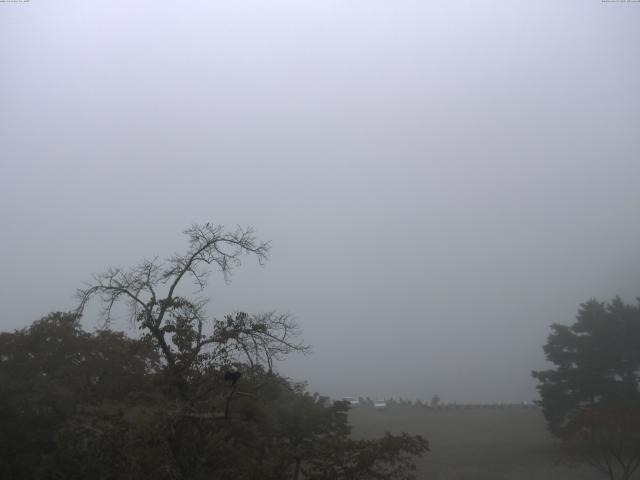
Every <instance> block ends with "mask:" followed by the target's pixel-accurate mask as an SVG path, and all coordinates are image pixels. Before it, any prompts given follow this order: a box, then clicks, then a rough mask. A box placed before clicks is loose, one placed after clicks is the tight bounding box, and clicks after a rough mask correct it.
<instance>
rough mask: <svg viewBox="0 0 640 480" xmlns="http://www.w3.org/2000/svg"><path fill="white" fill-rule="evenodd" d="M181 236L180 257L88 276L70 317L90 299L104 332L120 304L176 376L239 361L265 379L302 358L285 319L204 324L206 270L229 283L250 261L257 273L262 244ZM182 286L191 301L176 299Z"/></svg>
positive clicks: (218, 229)
mask: <svg viewBox="0 0 640 480" xmlns="http://www.w3.org/2000/svg"><path fill="white" fill-rule="evenodd" d="M184 233H185V234H186V235H187V237H188V239H189V248H188V249H187V252H186V253H184V254H174V255H173V256H171V257H169V258H167V259H164V260H160V259H159V257H154V258H152V259H151V260H148V259H144V260H142V261H141V262H139V263H138V264H137V265H136V266H134V267H131V268H128V269H123V268H110V269H109V270H107V271H106V272H104V273H101V274H97V275H93V280H92V281H91V282H88V283H87V284H86V286H85V288H82V289H79V290H78V291H77V299H78V301H79V305H78V310H77V313H78V314H81V313H82V312H83V310H84V308H85V306H86V305H87V303H88V302H89V301H90V300H91V299H93V298H97V299H98V300H99V302H100V303H101V305H102V307H103V310H102V314H103V318H104V322H105V325H106V326H109V324H110V322H111V319H112V311H113V308H114V306H115V305H116V304H117V303H120V302H124V303H126V304H127V306H128V311H129V318H130V320H131V321H132V322H133V323H134V324H135V325H137V326H138V327H139V328H140V330H141V331H142V332H143V334H144V335H146V336H148V338H150V339H151V340H152V341H153V342H155V343H156V345H157V347H158V348H159V349H160V351H161V352H162V355H163V357H164V359H165V361H166V365H167V367H168V368H169V370H170V371H171V372H173V373H175V374H183V373H186V372H189V371H191V370H193V369H197V368H203V366H211V365H218V366H220V365H225V364H229V363H231V362H233V361H238V360H239V359H240V358H242V357H244V360H245V361H246V362H248V363H249V364H250V365H251V366H256V365H262V366H264V367H266V368H267V369H268V370H269V371H271V369H272V367H273V361H274V360H277V359H279V358H281V357H282V356H283V355H285V354H287V353H290V352H293V351H300V352H305V351H307V349H308V347H306V346H304V345H303V344H301V343H299V342H297V341H296V340H295V338H296V337H297V335H298V333H299V332H298V327H297V325H296V323H295V321H294V320H293V319H292V318H291V316H290V315H288V314H277V313H275V312H270V313H263V314H257V315H248V314H246V313H243V312H239V313H236V314H233V315H228V316H226V317H225V319H224V320H213V321H208V320H207V314H206V310H205V307H206V304H207V303H208V299H207V298H204V297H201V296H200V295H199V293H200V292H202V291H203V290H204V289H205V287H206V286H207V282H208V279H209V274H210V273H211V270H212V269H213V268H216V267H217V269H218V270H219V271H220V272H221V273H222V274H223V276H224V278H225V280H226V281H229V279H230V273H231V271H232V269H233V268H234V267H236V266H239V265H240V260H241V257H242V256H244V255H252V256H255V257H256V258H257V260H258V262H259V263H260V264H261V265H263V264H264V262H265V261H266V260H268V253H269V249H270V245H269V242H261V241H258V240H257V239H256V237H255V235H254V230H253V229H252V228H242V227H237V228H236V229H235V230H234V231H227V230H225V228H224V227H223V226H221V225H212V224H210V223H207V224H205V225H197V224H194V225H192V226H191V227H190V228H188V229H187V230H185V231H184ZM188 281H191V282H193V283H194V284H195V285H196V287H197V293H196V294H194V295H192V296H191V298H186V297H185V296H181V295H179V293H178V292H179V290H180V287H181V285H182V284H183V283H185V282H188ZM207 327H208V328H207Z"/></svg>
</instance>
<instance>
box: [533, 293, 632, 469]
mask: <svg viewBox="0 0 640 480" xmlns="http://www.w3.org/2000/svg"><path fill="white" fill-rule="evenodd" d="M576 318H577V321H576V322H575V323H574V324H573V325H571V326H566V325H559V324H554V325H552V326H551V330H552V332H551V334H550V335H549V338H548V340H547V344H546V345H545V346H544V351H545V354H546V357H547V360H549V361H550V362H551V363H552V364H553V365H554V368H553V369H550V370H545V371H536V372H533V376H534V378H536V379H538V381H539V382H540V383H539V385H538V391H539V392H540V396H541V398H542V400H541V401H540V405H541V406H542V408H543V413H544V415H545V418H546V420H547V423H548V426H549V429H550V431H551V433H552V434H553V435H555V436H556V437H558V438H561V439H563V440H565V442H566V444H567V445H568V446H570V447H571V451H572V452H573V453H574V454H575V455H577V456H578V457H579V458H580V459H581V460H583V461H585V462H586V463H588V464H589V465H592V466H593V467H595V468H597V469H598V470H600V471H601V472H603V473H604V474H606V475H607V476H608V477H609V478H610V479H612V480H615V479H622V480H628V479H629V478H631V476H632V475H633V474H634V472H635V471H636V470H637V469H638V467H639V466H640V392H639V390H638V386H639V383H638V382H639V378H640V305H628V304H625V303H624V302H623V301H622V300H621V299H620V298H618V297H616V298H615V299H613V300H612V301H611V302H610V303H601V302H598V301H596V300H589V301H588V302H586V303H584V304H581V305H580V308H579V310H578V315H577V317H576Z"/></svg>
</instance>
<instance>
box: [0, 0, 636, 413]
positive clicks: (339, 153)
mask: <svg viewBox="0 0 640 480" xmlns="http://www.w3.org/2000/svg"><path fill="white" fill-rule="evenodd" d="M639 181H640V3H603V2H601V1H600V0H576V1H560V0H530V1H507V0H501V1H491V0H486V1H464V0H460V1H455V2H450V1H445V0H441V1H427V0H419V1H410V0H384V1H382V0H312V1H311V0H290V1H278V0H268V1H267V0H263V1H258V0H255V1H253V0H247V1H190V2H168V1H167V2H164V1H160V2H159V1H142V0H137V1H132V2H119V1H113V0H112V1H102V2H100V1H92V2H86V1H67V2H60V1H45V0H31V1H30V2H29V3H0V220H1V224H0V247H1V248H0V272H1V275H0V305H2V314H1V316H0V329H2V330H7V329H14V328H21V327H24V326H26V325H28V324H29V323H30V322H32V321H33V320H35V319H37V318H39V317H41V316H43V315H45V314H46V313H48V312H50V311H53V310H65V309H71V308H73V307H74V303H73V298H72V296H73V293H74V290H75V288H77V287H78V286H81V284H82V282H83V281H84V280H87V279H88V278H89V276H90V274H91V273H92V272H99V271H102V270H104V269H105V268H106V267H108V266H112V265H129V264H132V263H134V262H136V261H137V260H138V259H140V258H141V257H144V256H147V257H148V256H151V255H153V254H158V255H161V256H163V255H169V254H171V253H173V252H176V251H181V250H184V248H185V247H186V242H185V239H184V237H182V235H181V233H180V232H181V231H182V230H183V229H184V228H186V227H187V226H188V225H189V224H191V223H192V222H205V221H211V222H213V223H222V224H227V225H230V226H234V225H236V224H241V225H253V226H254V227H255V228H256V230H257V232H258V236H259V237H260V238H262V239H265V240H272V242H273V250H272V256H271V257H272V259H271V261H270V262H269V263H268V264H267V265H266V266H265V267H264V268H260V267H258V266H257V265H256V264H255V262H252V261H248V262H246V263H245V264H244V265H243V266H242V267H241V268H240V269H238V270H237V271H236V273H235V275H234V280H233V282H232V283H231V284H229V285H225V284H224V282H222V281H218V280H216V281H214V282H212V285H211V288H210V290H209V291H208V292H207V293H208V294H209V295H210V296H211V297H212V298H213V302H212V304H211V306H210V312H211V315H215V316H218V317H219V316H221V315H223V314H224V313H227V312H230V311H233V310H245V311H260V310H271V309H278V310H281V311H285V312H287V311H288V312H291V313H292V314H294V315H295V316H296V318H297V319H298V321H299V323H300V325H301V327H302V329H303V332H304V339H305V340H306V341H307V342H308V343H311V344H312V345H313V351H314V353H313V354H312V355H310V356H307V357H295V358H292V359H291V360H290V361H288V362H285V364H283V365H282V367H281V371H282V372H283V373H285V374H287V375H291V376H293V377H294V378H296V379H307V380H308V381H309V382H310V388H311V390H312V391H314V390H318V391H320V392H323V393H327V394H330V395H333V396H342V395H354V396H358V395H369V396H371V397H378V396H390V395H395V396H404V397H410V398H417V397H421V398H430V397H431V395H433V394H435V393H438V394H439V395H440V396H441V397H442V398H443V400H445V401H458V402H464V401H500V400H503V401H506V400H516V401H519V400H523V399H531V398H534V396H535V395H536V392H535V382H534V380H533V379H531V377H530V371H531V370H532V369H538V368H541V367H544V366H545V363H544V356H543V352H542V345H543V344H544V342H545V339H546V336H547V334H548V326H549V324H551V323H553V322H561V323H571V322H572V321H573V318H574V315H575V311H576V308H577V306H578V304H579V303H580V302H582V301H585V300H587V299H588V298H590V297H596V298H599V299H609V298H611V297H612V296H613V295H615V294H620V295H621V296H622V297H623V298H624V299H625V300H627V301H629V302H631V301H634V299H635V297H636V296H637V295H639V294H640V255H639V253H638V252H639V246H640V188H639V184H640V182H639ZM85 323H86V324H87V325H88V326H89V327H90V328H93V326H94V325H95V319H90V318H88V319H85ZM116 327H118V328H125V329H126V328H127V324H126V323H125V322H124V321H122V322H121V323H119V324H117V325H116Z"/></svg>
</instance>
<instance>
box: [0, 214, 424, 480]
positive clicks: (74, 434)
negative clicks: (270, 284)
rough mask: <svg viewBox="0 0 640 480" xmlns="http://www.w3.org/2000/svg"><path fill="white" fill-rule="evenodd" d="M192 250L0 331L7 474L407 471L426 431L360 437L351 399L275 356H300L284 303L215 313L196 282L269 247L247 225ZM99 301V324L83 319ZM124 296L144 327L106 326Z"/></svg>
mask: <svg viewBox="0 0 640 480" xmlns="http://www.w3.org/2000/svg"><path fill="white" fill-rule="evenodd" d="M185 233H186V234H187V236H188V239H189V247H188V249H187V252H186V253H185V254H180V255H179V254H176V255H174V256H171V257H169V258H167V259H166V260H164V261H162V260H159V259H158V257H154V258H153V259H152V260H143V261H142V262H140V263H139V264H138V265H136V266H134V267H132V268H129V269H123V268H113V269H109V270H107V271H106V272H105V273H103V274H98V275H95V276H94V277H93V280H92V281H91V282H89V283H88V284H87V285H86V286H85V287H84V288H82V289H80V290H79V291H78V300H79V307H78V310H77V311H76V312H71V313H53V314H51V315H49V316H47V317H45V318H44V319H42V320H40V321H38V322H35V323H34V324H33V325H32V326H31V327H29V328H27V329H24V330H20V331H16V332H13V333H3V334H0V352H2V355H1V356H0V389H1V390H0V430H2V432H3V436H2V437H1V438H0V476H2V478H11V479H16V480H18V479H19V480H22V479H31V478H46V479H71V480H74V479H77V480H81V479H105V480H106V479H109V480H111V479H113V480H125V479H126V480H133V479H136V480H137V479H142V480H144V479H147V478H148V479H154V480H162V479H167V480H169V479H184V480H187V479H189V480H199V479H203V480H204V479H211V478H221V479H222V478H230V479H231V478H233V479H239V480H242V479H247V480H249V479H256V480H257V479H261V480H269V479H272V480H276V479H277V480H282V479H287V478H289V479H293V480H302V479H309V480H311V479H313V480H321V479H322V480H342V479H344V480H346V479H356V480H357V479H362V480H365V479H398V480H400V479H411V478H414V477H413V471H414V469H415V466H414V463H413V461H414V458H415V457H416V456H418V455H421V454H423V453H424V452H426V451H427V450H428V444H427V442H426V441H425V440H424V439H423V438H422V437H420V436H410V435H406V434H403V435H395V436H394V435H389V434H387V435H386V436H384V437H383V438H381V439H377V440H354V439H352V438H351V437H350V432H351V429H350V426H349V423H348V417H347V412H348V408H349V406H348V405H347V404H346V403H345V402H335V403H333V404H331V405H327V402H326V399H325V398H324V397H320V396H318V395H310V394H309V393H308V392H307V391H306V388H305V386H304V384H296V383H293V382H291V381H290V380H288V379H286V378H284V377H282V376H281V375H279V374H278V373H277V371H276V369H275V368H274V363H275V362H276V361H277V360H279V359H281V358H282V357H283V356H285V355H287V354H289V353H292V352H306V351H307V347H306V346H305V345H304V344H303V343H301V342H299V341H298V340H297V337H298V334H299V331H298V326H297V324H296V323H295V322H294V321H293V319H292V318H291V317H290V316H289V315H286V314H280V313H277V312H267V313H255V314H248V313H244V312H234V313H230V314H228V315H226V316H225V317H224V318H223V319H213V318H209V317H208V315H207V313H206V309H205V307H206V303H207V302H206V298H203V297H200V296H199V295H191V296H189V295H185V294H184V293H183V290H184V288H182V289H181V286H182V282H184V281H186V280H191V281H193V282H195V283H196V285H197V287H198V288H199V290H200V291H202V290H204V289H205V287H206V286H207V278H208V274H209V273H210V270H209V268H210V267H217V268H218V269H219V270H220V271H221V272H222V274H223V275H224V276H225V278H228V275H229V273H230V271H231V269H232V268H233V267H235V266H237V265H239V262H240V258H241V257H242V256H243V255H253V256H255V257H257V259H258V261H259V262H263V261H264V260H266V258H267V253H268V243H264V242H259V241H257V240H256V238H255V237H254V234H253V231H252V230H251V229H242V228H238V229H236V230H235V231H233V232H228V231H226V230H225V229H224V228H223V227H220V226H212V225H210V224H206V225H204V226H199V225H194V226H192V227H190V228H189V229H188V230H186V232H185ZM93 298H97V299H98V301H99V302H101V304H102V306H103V312H102V313H103V315H104V316H103V321H104V322H103V325H102V326H103V328H102V329H99V330H97V331H95V332H94V333H89V332H86V331H84V330H83V329H82V327H81V325H80V321H79V320H80V315H81V314H82V312H83V311H84V308H85V306H86V305H87V303H88V302H89V301H91V300H92V299H93ZM120 301H124V302H126V304H127V305H128V307H129V315H130V320H131V322H132V324H133V325H135V326H137V328H138V329H139V332H140V335H136V336H134V338H130V337H128V336H126V335H124V334H122V333H117V332H112V331H111V330H109V329H108V327H109V325H110V319H111V318H112V314H113V311H114V306H115V305H116V304H117V303H118V302H120Z"/></svg>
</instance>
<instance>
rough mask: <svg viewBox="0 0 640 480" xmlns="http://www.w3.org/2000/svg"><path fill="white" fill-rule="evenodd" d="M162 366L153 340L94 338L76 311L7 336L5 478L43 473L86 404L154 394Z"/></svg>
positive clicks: (1, 443) (1, 400) (1, 473)
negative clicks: (153, 376)
mask: <svg viewBox="0 0 640 480" xmlns="http://www.w3.org/2000/svg"><path fill="white" fill-rule="evenodd" d="M159 367H160V363H159V357H158V355H157V352H156V351H155V349H154V348H153V347H152V345H150V344H149V343H148V342H145V341H143V340H132V339H129V338H126V337H125V336H124V335H123V334H121V333H116V332H111V331H98V332H95V333H93V334H89V333H87V332H85V331H83V330H82V329H81V327H80V323H79V319H78V317H77V316H76V315H75V314H73V313H60V312H57V313H52V314H50V315H48V316H46V317H44V318H43V319H41V320H39V321H37V322H34V324H33V325H31V326H30V327H29V328H26V329H23V330H18V331H15V332H12V333H0V431H1V432H2V435H0V477H1V478H8V479H22V478H34V477H35V476H38V475H40V474H41V469H42V468H43V459H45V458H46V457H47V456H48V455H49V454H50V453H51V452H52V451H53V450H54V449H55V436H56V435H57V433H58V431H59V430H60V429H61V428H62V427H63V426H64V425H65V424H66V423H67V422H68V421H70V419H71V418H73V416H74V415H76V414H77V412H78V411H79V409H80V408H81V406H92V405H93V406H95V405H98V404H104V403H106V402H124V401H126V400H128V399H131V398H133V397H136V396H137V397H142V396H144V395H148V394H149V392H150V391H151V390H152V388H153V387H152V383H151V375H150V374H151V373H153V372H155V371H158V369H159ZM38 472H40V473H38ZM36 474H37V475H36Z"/></svg>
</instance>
